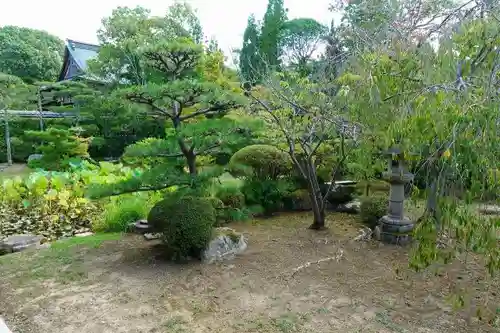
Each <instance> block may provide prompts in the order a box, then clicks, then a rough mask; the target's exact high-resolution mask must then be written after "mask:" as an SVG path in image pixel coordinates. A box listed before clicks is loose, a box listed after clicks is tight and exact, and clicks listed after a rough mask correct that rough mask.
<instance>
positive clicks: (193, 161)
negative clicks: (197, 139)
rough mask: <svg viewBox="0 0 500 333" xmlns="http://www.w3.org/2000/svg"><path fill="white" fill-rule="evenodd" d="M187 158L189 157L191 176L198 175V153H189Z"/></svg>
mask: <svg viewBox="0 0 500 333" xmlns="http://www.w3.org/2000/svg"><path fill="white" fill-rule="evenodd" d="M186 159H187V164H188V169H189V174H190V175H191V176H196V175H197V174H198V170H197V169H196V155H195V154H192V153H191V154H188V155H186Z"/></svg>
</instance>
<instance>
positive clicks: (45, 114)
mask: <svg viewBox="0 0 500 333" xmlns="http://www.w3.org/2000/svg"><path fill="white" fill-rule="evenodd" d="M0 116H2V118H3V122H2V125H3V126H4V132H5V146H6V147H7V152H6V153H7V164H8V165H12V147H11V143H10V129H9V117H19V118H30V119H39V120H40V130H41V131H43V127H44V126H43V119H55V118H75V117H76V115H75V114H73V113H57V112H50V111H21V110H0Z"/></svg>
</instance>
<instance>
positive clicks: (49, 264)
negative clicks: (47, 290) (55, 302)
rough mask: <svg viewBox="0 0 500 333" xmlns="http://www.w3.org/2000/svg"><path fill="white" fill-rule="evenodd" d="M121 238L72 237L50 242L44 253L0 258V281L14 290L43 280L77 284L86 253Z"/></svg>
mask: <svg viewBox="0 0 500 333" xmlns="http://www.w3.org/2000/svg"><path fill="white" fill-rule="evenodd" d="M121 238H122V234H119V233H114V234H97V235H93V236H87V237H73V238H68V239H64V240H60V241H57V242H54V243H52V244H51V247H50V248H48V249H44V250H37V251H36V252H33V251H26V252H21V253H15V254H9V255H5V256H1V257H0V267H1V268H2V269H1V274H0V281H1V280H2V279H4V278H8V280H9V281H11V283H14V284H16V285H17V286H23V285H29V284H31V283H33V281H44V280H54V281H55V282H58V283H63V284H67V283H71V282H75V281H80V280H82V279H85V278H86V277H87V270H88V269H87V268H86V267H85V265H84V264H85V254H86V252H87V251H88V250H89V249H95V248H99V247H100V246H101V245H102V244H103V243H104V242H106V241H113V240H119V239H121Z"/></svg>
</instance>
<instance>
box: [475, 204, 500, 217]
mask: <svg viewBox="0 0 500 333" xmlns="http://www.w3.org/2000/svg"><path fill="white" fill-rule="evenodd" d="M479 213H481V214H484V215H500V206H497V205H482V206H480V207H479Z"/></svg>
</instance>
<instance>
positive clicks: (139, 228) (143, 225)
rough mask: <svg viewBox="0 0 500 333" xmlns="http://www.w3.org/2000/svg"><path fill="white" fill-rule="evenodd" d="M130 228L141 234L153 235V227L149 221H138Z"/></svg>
mask: <svg viewBox="0 0 500 333" xmlns="http://www.w3.org/2000/svg"><path fill="white" fill-rule="evenodd" d="M130 226H131V229H132V230H134V231H135V232H137V233H139V234H145V233H151V226H150V225H149V224H148V220H138V221H136V222H135V223H132V224H131V225H130Z"/></svg>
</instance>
